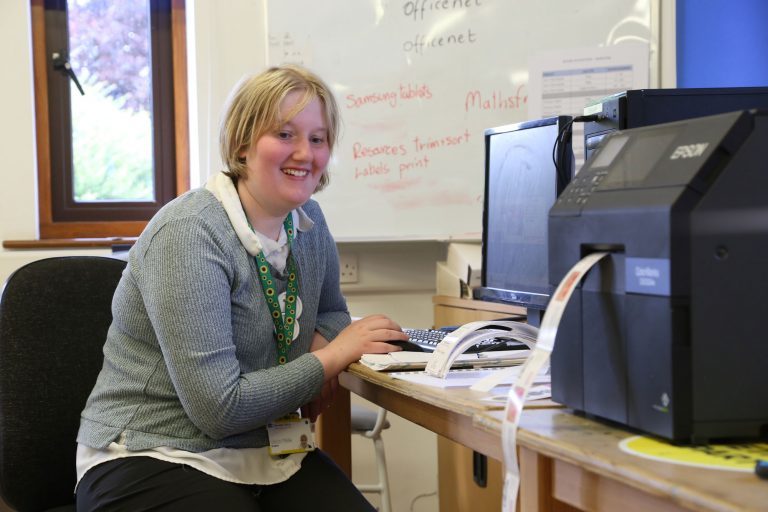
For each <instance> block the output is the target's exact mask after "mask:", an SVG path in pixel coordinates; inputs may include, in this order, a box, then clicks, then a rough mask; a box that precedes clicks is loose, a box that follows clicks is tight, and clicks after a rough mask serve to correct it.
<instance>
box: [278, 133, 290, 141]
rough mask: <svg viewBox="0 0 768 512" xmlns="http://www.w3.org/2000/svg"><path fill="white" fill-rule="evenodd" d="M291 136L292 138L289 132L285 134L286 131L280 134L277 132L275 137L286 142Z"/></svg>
mask: <svg viewBox="0 0 768 512" xmlns="http://www.w3.org/2000/svg"><path fill="white" fill-rule="evenodd" d="M292 136H293V134H292V133H291V132H286V131H280V132H277V137H278V138H279V139H283V140H288V139H290V138H291V137H292Z"/></svg>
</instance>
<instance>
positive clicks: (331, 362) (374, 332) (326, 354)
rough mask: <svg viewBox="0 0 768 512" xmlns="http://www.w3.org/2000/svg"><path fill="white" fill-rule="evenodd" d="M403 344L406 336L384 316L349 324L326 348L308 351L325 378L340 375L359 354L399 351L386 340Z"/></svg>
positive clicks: (368, 317)
mask: <svg viewBox="0 0 768 512" xmlns="http://www.w3.org/2000/svg"><path fill="white" fill-rule="evenodd" d="M394 340H401V341H407V340H408V335H407V334H405V333H404V332H403V330H402V329H401V328H400V326H399V325H398V324H397V323H395V322H394V321H393V320H392V319H390V318H389V317H387V316H385V315H372V316H367V317H365V318H361V319H360V320H357V321H355V322H352V323H351V324H350V325H349V326H347V328H346V329H344V330H343V331H341V332H340V333H339V335H338V336H336V338H335V339H334V340H333V341H332V342H331V343H329V344H328V345H327V346H325V347H323V348H321V349H320V350H316V351H314V352H312V353H313V354H314V355H315V356H317V358H318V359H319V360H320V362H321V363H322V364H323V370H324V371H325V379H326V380H328V379H331V378H333V377H335V376H336V375H338V374H339V373H341V372H342V371H343V370H344V369H345V368H346V367H347V366H349V365H350V363H354V362H356V361H359V360H360V357H361V356H362V355H363V354H383V353H386V352H396V351H398V350H401V348H400V347H398V346H397V345H392V344H390V343H387V342H388V341H394Z"/></svg>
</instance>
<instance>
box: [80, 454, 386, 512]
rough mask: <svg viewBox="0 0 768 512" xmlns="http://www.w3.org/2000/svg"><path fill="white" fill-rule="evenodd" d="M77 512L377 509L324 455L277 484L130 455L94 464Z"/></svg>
mask: <svg viewBox="0 0 768 512" xmlns="http://www.w3.org/2000/svg"><path fill="white" fill-rule="evenodd" d="M77 510H78V512H86V511H87V512H91V511H102V510H103V511H107V510H109V511H118V510H125V511H130V512H138V511H143V510H158V511H169V512H171V511H184V512H195V511H205V512H210V511H216V510H226V511H228V512H229V511H231V512H239V511H246V510H247V511H249V512H254V511H256V512H270V511H297V512H298V511H301V512H326V511H327V512H338V511H341V510H343V511H360V512H363V511H364V512H373V511H374V510H375V509H374V508H373V507H372V506H371V504H370V503H369V502H368V501H367V500H366V499H365V497H363V495H362V494H361V493H360V491H358V490H357V488H356V487H355V486H354V485H353V484H352V482H351V481H350V480H349V478H347V476H346V475H345V474H344V472H343V471H341V469H340V468H339V467H338V466H337V465H336V464H335V463H334V462H333V461H332V460H331V459H330V458H329V457H328V456H327V455H326V454H324V453H323V452H321V451H320V450H315V451H313V452H310V453H308V454H307V456H306V457H305V458H304V461H303V462H302V463H301V469H300V470H299V471H298V472H296V473H295V474H294V475H293V476H292V477H291V478H289V479H288V480H286V481H285V482H282V483H279V484H274V485H241V484H233V483H230V482H225V481H224V480H220V479H218V478H215V477H212V476H209V475H207V474H205V473H203V472H201V471H198V470H196V469H192V468H191V467H189V466H185V465H183V464H174V463H171V462H166V461H162V460H158V459H153V458H151V457H127V458H123V459H117V460H112V461H109V462H105V463H103V464H99V465H98V466H94V467H93V468H91V469H90V470H88V472H87V473H86V474H85V475H84V476H83V478H82V479H81V480H80V483H79V484H78V486H77Z"/></svg>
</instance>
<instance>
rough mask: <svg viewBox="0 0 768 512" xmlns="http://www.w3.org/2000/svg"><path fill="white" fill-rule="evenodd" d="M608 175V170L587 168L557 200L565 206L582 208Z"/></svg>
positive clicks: (604, 168)
mask: <svg viewBox="0 0 768 512" xmlns="http://www.w3.org/2000/svg"><path fill="white" fill-rule="evenodd" d="M607 174H608V168H606V167H603V168H599V169H592V168H586V169H582V171H581V172H580V173H579V174H577V175H576V176H575V177H574V178H573V180H571V183H570V184H569V185H568V187H566V189H565V190H563V193H562V194H560V197H559V198H558V199H557V204H559V205H563V206H582V205H584V204H585V203H586V202H587V199H589V196H590V195H592V192H594V191H595V189H596V188H597V187H598V186H599V185H600V183H601V182H602V181H603V178H605V176H606V175H607Z"/></svg>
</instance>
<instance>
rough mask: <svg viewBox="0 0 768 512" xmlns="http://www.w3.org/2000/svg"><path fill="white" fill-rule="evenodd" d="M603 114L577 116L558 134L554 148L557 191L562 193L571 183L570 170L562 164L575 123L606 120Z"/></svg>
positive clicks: (553, 158) (553, 157)
mask: <svg viewBox="0 0 768 512" xmlns="http://www.w3.org/2000/svg"><path fill="white" fill-rule="evenodd" d="M604 118H605V116H604V115H603V114H592V115H588V116H576V117H574V118H573V119H571V120H570V121H568V122H566V123H565V124H564V125H563V127H562V128H560V132H559V133H558V134H557V138H556V139H555V144H554V146H552V161H553V162H554V164H555V172H556V173H557V190H558V191H562V190H563V189H565V187H566V185H568V182H569V181H570V179H571V177H570V176H568V170H567V167H566V166H563V165H561V162H563V161H564V159H565V158H566V157H567V155H566V153H567V152H568V148H569V143H570V142H571V134H572V132H573V130H572V126H573V123H587V122H590V121H600V120H601V119H604Z"/></svg>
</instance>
